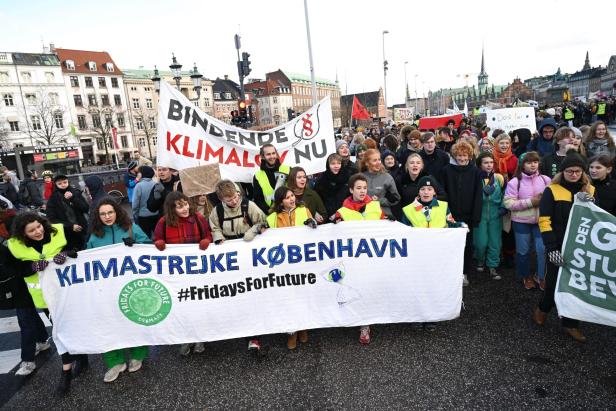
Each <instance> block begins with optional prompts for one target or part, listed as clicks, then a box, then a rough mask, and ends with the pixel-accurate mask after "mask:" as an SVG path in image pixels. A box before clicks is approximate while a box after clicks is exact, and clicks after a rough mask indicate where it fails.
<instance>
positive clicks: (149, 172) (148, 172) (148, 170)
mask: <svg viewBox="0 0 616 411" xmlns="http://www.w3.org/2000/svg"><path fill="white" fill-rule="evenodd" d="M139 171H140V172H141V176H142V177H143V178H152V177H154V169H153V168H152V167H150V166H141V167H140V168H139Z"/></svg>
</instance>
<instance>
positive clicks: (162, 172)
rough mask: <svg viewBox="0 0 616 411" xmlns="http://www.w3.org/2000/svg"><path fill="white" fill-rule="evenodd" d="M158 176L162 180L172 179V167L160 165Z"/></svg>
mask: <svg viewBox="0 0 616 411" xmlns="http://www.w3.org/2000/svg"><path fill="white" fill-rule="evenodd" d="M157 171H158V178H160V180H161V181H169V180H171V169H170V168H167V167H158V170H157Z"/></svg>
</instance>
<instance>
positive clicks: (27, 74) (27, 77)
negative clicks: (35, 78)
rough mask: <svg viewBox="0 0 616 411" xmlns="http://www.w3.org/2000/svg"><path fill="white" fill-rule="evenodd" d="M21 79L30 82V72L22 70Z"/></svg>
mask: <svg viewBox="0 0 616 411" xmlns="http://www.w3.org/2000/svg"><path fill="white" fill-rule="evenodd" d="M21 79H22V81H23V82H24V83H32V74H31V73H30V72H29V71H22V72H21Z"/></svg>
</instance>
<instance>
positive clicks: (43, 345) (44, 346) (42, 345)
mask: <svg viewBox="0 0 616 411" xmlns="http://www.w3.org/2000/svg"><path fill="white" fill-rule="evenodd" d="M50 348H51V344H49V340H48V341H45V342H37V343H36V351H35V353H34V355H39V353H40V352H41V351H47V350H48V349H50Z"/></svg>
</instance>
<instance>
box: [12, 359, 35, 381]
mask: <svg viewBox="0 0 616 411" xmlns="http://www.w3.org/2000/svg"><path fill="white" fill-rule="evenodd" d="M35 369H36V363H35V362H34V361H22V362H21V364H20V365H19V369H18V370H17V371H15V375H19V376H21V377H23V376H26V375H30V374H32V372H33V371H34V370H35Z"/></svg>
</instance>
